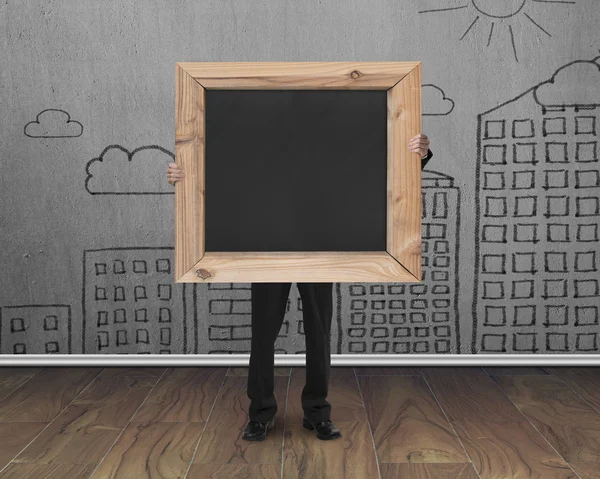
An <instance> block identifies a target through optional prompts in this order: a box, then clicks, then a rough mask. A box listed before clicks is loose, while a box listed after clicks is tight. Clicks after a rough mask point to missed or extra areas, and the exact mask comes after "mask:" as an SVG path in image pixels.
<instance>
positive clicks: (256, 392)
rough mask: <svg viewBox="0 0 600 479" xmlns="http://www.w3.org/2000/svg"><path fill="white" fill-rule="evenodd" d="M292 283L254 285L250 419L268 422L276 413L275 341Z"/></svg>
mask: <svg viewBox="0 0 600 479" xmlns="http://www.w3.org/2000/svg"><path fill="white" fill-rule="evenodd" d="M291 285H292V284H291V283H252V288H251V291H252V293H251V295H252V306H251V311H252V318H251V322H252V341H251V350H250V369H249V371H248V390H247V394H248V398H250V409H249V411H248V417H249V419H250V420H254V421H260V422H263V423H266V422H269V421H270V420H271V419H272V418H273V417H274V416H275V413H276V412H277V402H276V401H275V395H274V393H273V385H274V384H273V383H274V376H275V341H276V339H277V336H278V335H279V330H280V329H281V325H282V323H283V318H284V316H285V308H286V305H287V300H288V295H289V292H290V288H291Z"/></svg>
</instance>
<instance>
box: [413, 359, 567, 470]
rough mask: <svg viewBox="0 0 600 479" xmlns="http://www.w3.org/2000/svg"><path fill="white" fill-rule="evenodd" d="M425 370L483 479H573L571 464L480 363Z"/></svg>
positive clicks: (425, 375) (424, 373) (427, 378)
mask: <svg viewBox="0 0 600 479" xmlns="http://www.w3.org/2000/svg"><path fill="white" fill-rule="evenodd" d="M421 372H422V373H423V376H424V377H425V379H426V380H427V383H428V384H429V386H430V387H431V389H432V391H433V393H434V395H435V397H436V399H437V400H438V402H439V403H440V405H441V407H442V409H443V410H444V413H445V414H446V416H447V417H448V418H449V420H450V422H451V424H452V427H453V429H454V431H455V432H456V434H457V435H458V437H459V439H460V440H461V442H462V443H463V446H464V447H465V449H466V451H467V455H468V457H469V458H470V459H471V461H472V463H473V465H474V467H475V469H476V471H477V472H478V473H479V475H480V477H481V479H488V478H489V479H492V478H494V479H496V478H500V477H511V478H513V477H514V478H521V477H522V478H525V477H527V478H529V477H539V478H544V479H554V478H560V479H567V478H569V479H572V478H573V471H572V470H571V468H569V466H568V465H567V464H566V463H565V461H564V460H563V459H562V458H561V457H560V456H558V455H557V453H556V452H555V451H554V450H553V449H552V447H551V446H550V445H549V444H548V442H546V440H545V439H544V438H543V437H542V436H541V435H540V434H539V433H538V432H537V431H536V429H535V428H534V427H533V426H532V425H531V424H530V423H529V421H528V420H527V419H526V418H525V417H524V416H523V415H522V414H521V413H520V412H519V411H518V409H517V408H516V406H515V405H514V404H513V403H512V402H511V401H510V400H509V399H508V398H507V397H506V396H505V395H504V394H503V392H502V391H501V390H500V388H499V387H498V385H497V384H495V383H494V381H493V380H492V379H491V378H490V377H489V376H488V375H487V374H486V373H485V372H484V371H483V370H482V369H481V368H466V367H462V368H444V367H439V368H437V367H424V368H421ZM506 377H507V378H510V377H511V376H506ZM512 377H513V378H516V377H518V376H512ZM522 377H531V376H522ZM535 377H547V376H535Z"/></svg>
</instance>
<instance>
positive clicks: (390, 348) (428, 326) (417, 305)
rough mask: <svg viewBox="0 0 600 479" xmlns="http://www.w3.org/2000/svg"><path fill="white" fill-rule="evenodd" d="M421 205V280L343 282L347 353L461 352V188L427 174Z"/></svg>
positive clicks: (440, 175)
mask: <svg viewBox="0 0 600 479" xmlns="http://www.w3.org/2000/svg"><path fill="white" fill-rule="evenodd" d="M421 201H422V208H421V211H422V228H421V243H422V256H421V266H422V282H421V283H364V284H363V283H341V286H342V290H343V291H344V294H345V295H346V296H347V299H346V300H345V301H343V302H342V313H341V317H342V321H343V323H342V327H343V330H344V331H345V334H346V336H347V340H348V341H347V343H348V347H347V350H345V351H343V353H344V354H361V353H365V354H385V353H390V354H394V353H397V354H398V353H400V354H408V353H417V354H419V353H421V354H424V353H434V354H441V353H459V352H460V330H459V321H458V290H459V283H458V274H457V272H458V264H459V261H458V251H459V238H460V236H459V231H460V209H459V205H460V190H459V189H458V188H457V187H455V186H454V179H453V178H452V177H450V176H447V175H445V174H443V173H438V172H433V171H428V170H424V171H423V176H422V195H421Z"/></svg>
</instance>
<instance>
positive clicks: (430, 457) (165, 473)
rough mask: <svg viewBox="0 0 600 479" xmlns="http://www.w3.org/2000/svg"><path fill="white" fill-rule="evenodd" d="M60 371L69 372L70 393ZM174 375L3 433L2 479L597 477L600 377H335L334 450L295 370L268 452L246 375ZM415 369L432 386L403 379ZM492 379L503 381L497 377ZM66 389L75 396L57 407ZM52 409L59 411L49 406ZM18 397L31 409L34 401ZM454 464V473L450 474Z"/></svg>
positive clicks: (135, 381) (96, 382) (138, 374)
mask: <svg viewBox="0 0 600 479" xmlns="http://www.w3.org/2000/svg"><path fill="white" fill-rule="evenodd" d="M55 369H60V370H61V371H64V372H65V378H64V379H63V380H62V381H61V380H60V378H59V377H58V376H56V374H55V372H54V370H55ZM73 369H74V368H50V369H48V370H47V371H49V373H46V370H42V371H41V372H40V373H38V375H39V376H40V377H41V378H42V379H41V380H40V379H38V380H37V381H38V382H37V389H33V388H31V386H27V385H28V384H29V383H30V382H32V381H33V380H34V379H36V378H37V376H38V375H36V376H35V377H33V378H32V379H30V380H29V381H27V383H25V384H23V385H22V386H21V388H19V389H22V388H24V387H28V388H29V389H28V391H29V392H30V393H31V394H35V395H36V399H35V401H33V402H32V403H30V404H35V405H36V408H37V409H38V410H44V411H50V410H56V407H55V406H54V405H55V404H57V403H58V404H60V403H62V402H63V401H64V400H65V398H68V397H69V396H72V395H73V389H75V390H77V388H78V386H77V385H78V384H79V383H80V382H81V376H77V375H74V373H73ZM77 369H79V368H77ZM172 369H173V372H171V373H169V374H167V373H168V372H169V371H168V370H167V369H166V368H107V369H104V370H102V372H101V374H99V375H97V377H96V378H95V379H93V381H92V382H91V383H89V384H88V385H87V387H86V388H85V389H84V390H83V391H81V392H80V393H79V394H77V395H76V397H74V398H73V400H72V401H71V403H70V404H69V405H68V407H66V409H64V410H63V411H62V412H60V414H58V416H56V417H54V418H53V419H50V420H49V421H50V422H49V423H48V422H0V469H1V471H0V479H3V478H6V477H13V478H21V477H47V478H61V479H62V478H69V479H70V478H79V477H81V478H89V477H90V475H91V474H92V473H94V474H93V477H94V478H101V477H102V478H104V477H125V478H133V477H135V478H138V477H140V478H144V477H150V478H163V477H164V478H171V477H173V478H175V477H184V476H185V471H186V470H187V468H188V467H190V469H189V475H188V476H187V477H189V478H195V477H201V478H204V477H208V478H210V477H214V478H217V477H227V478H250V477H261V478H267V479H268V478H280V477H282V476H281V473H282V469H283V477H307V478H308V477H310V478H312V477H344V478H345V477H360V478H362V477H369V478H371V477H373V478H377V477H379V474H378V471H377V456H379V471H380V473H381V477H382V478H385V477H392V478H395V477H402V478H404V477H410V478H413V477H415V478H431V479H433V478H435V479H440V478H454V477H456V478H459V479H471V478H474V477H479V478H480V479H509V478H510V479H515V478H517V479H518V478H538V479H555V478H560V479H567V478H569V479H575V478H581V479H593V478H597V477H598V471H600V469H599V468H598V467H597V464H598V463H599V461H600V460H599V458H598V454H599V451H600V444H599V443H600V424H599V421H600V419H599V418H600V413H598V411H597V410H596V409H595V407H594V405H593V404H592V403H591V402H590V401H589V400H588V398H589V399H591V400H594V398H595V389H594V388H595V386H594V384H596V383H595V381H596V377H597V374H598V371H600V369H599V368H557V369H560V371H558V374H557V375H555V374H554V373H553V369H555V368H544V369H546V371H547V372H550V373H552V374H537V373H539V371H538V370H537V368H532V369H531V370H530V371H529V372H530V373H533V374H520V373H523V372H525V370H522V369H519V370H518V371H513V370H512V368H498V369H495V368H486V370H487V371H485V370H483V369H482V368H475V367H474V368H468V367H460V368H455V367H422V368H365V369H367V370H366V371H363V372H366V373H375V374H366V375H363V374H359V371H355V368H352V367H333V368H331V370H330V383H329V395H328V398H327V399H328V401H329V402H330V403H331V404H332V419H333V420H334V422H335V424H336V426H338V428H339V429H340V431H341V433H342V436H343V437H342V438H341V439H338V440H335V441H329V442H328V441H319V440H318V439H317V438H316V437H315V433H314V431H308V430H306V429H304V428H303V427H302V424H301V418H302V410H301V404H300V394H301V390H302V387H303V386H304V384H305V378H306V368H304V367H300V368H297V367H293V368H291V374H289V375H283V376H276V377H275V397H276V400H277V404H278V411H277V414H276V422H275V428H274V430H271V431H270V432H269V434H268V436H267V439H266V440H265V441H264V442H259V443H256V442H250V441H244V440H242V439H241V433H242V429H243V428H244V426H245V425H246V423H247V420H248V416H247V413H248V406H249V399H248V397H247V391H246V386H247V380H248V377H247V375H242V374H243V372H244V371H243V369H246V370H247V368H240V369H241V370H240V371H236V374H233V375H226V374H227V372H228V371H229V370H230V369H232V368H225V367H220V368H181V371H180V372H179V373H177V374H176V372H177V371H176V370H177V369H179V368H172ZM281 369H285V370H286V372H289V370H290V368H281ZM356 369H360V368H356ZM380 369H383V370H385V371H384V373H383V374H379V373H380V372H381V371H380ZM412 369H418V370H419V372H421V373H422V375H421V376H419V375H412V374H402V373H412V372H414V371H411V370H412ZM569 369H573V370H572V371H570V374H569ZM194 370H197V371H194ZM79 371H80V373H81V372H83V371H84V369H80V370H79ZM88 371H89V370H88ZM215 371H217V372H218V374H217V373H215ZM488 371H497V372H498V373H502V374H499V375H497V376H492V377H490V376H489V375H488ZM202 372H204V373H205V375H203V374H202ZM579 372H580V374H579V375H578V373H579ZM96 373H97V371H96ZM163 373H165V374H164V375H163ZM237 373H240V374H237ZM558 375H560V376H561V377H560V378H559V377H558ZM84 376H85V374H84ZM161 376H162V377H161ZM51 379H54V381H52V380H51ZM565 379H566V380H567V381H565ZM588 379H589V380H590V383H587V382H586V381H587V380H588ZM159 380H160V381H159ZM425 381H426V382H425ZM209 383H210V384H209ZM161 384H162V386H161ZM288 384H289V389H288ZM57 386H67V387H68V388H69V389H70V390H71V392H69V393H68V394H66V395H65V396H61V397H60V398H59V397H57V393H56V391H57V389H59V387H57ZM359 386H360V388H359ZM573 386H575V387H579V388H581V389H580V391H581V392H582V393H583V394H585V395H587V397H585V396H583V395H580V393H579V391H577V390H574V387H573ZM152 387H154V388H155V391H157V394H156V396H155V400H154V401H155V402H154V403H153V405H152V407H150V408H149V409H148V414H149V416H148V418H149V422H147V423H146V422H134V421H133V419H135V418H136V417H137V419H138V420H139V419H140V418H142V417H143V416H137V415H135V416H134V418H133V419H132V420H131V422H130V421H129V419H130V418H131V416H132V415H134V414H135V412H136V410H137V411H138V414H139V413H140V412H142V411H143V409H142V408H139V409H137V408H138V407H139V404H140V403H141V401H148V400H150V396H149V394H150V393H149V391H150V390H151V388H152ZM159 388H162V389H159ZM167 389H170V390H171V392H170V393H169V392H167ZM14 392H16V391H14ZM14 392H13V394H14ZM44 397H47V400H48V401H49V403H50V404H51V405H52V406H50V407H40V406H39V402H38V401H39V400H40V398H44ZM20 398H21V400H23V401H24V402H25V403H26V402H27V398H28V397H27V396H20ZM159 398H161V399H159ZM211 398H214V399H213V400H212V402H211ZM7 399H10V396H9V397H8V398H7ZM12 401H15V398H13V399H12ZM1 404H2V403H1V402H0V405H1ZM206 404H208V405H211V408H210V409H209V410H208V412H207V409H206V408H207V407H208V406H207V405H206ZM159 405H162V406H163V407H164V410H165V411H164V413H160V412H159V411H158V409H159ZM13 406H14V403H13ZM196 408H197V409H198V410H199V412H198V413H196V412H194V411H195V409H196ZM286 408H287V409H286ZM440 408H441V410H440ZM8 411H9V412H11V411H13V408H12V407H11V408H9V409H8ZM36 415H40V414H39V412H38V413H36ZM47 417H48V416H47ZM165 418H169V420H173V422H166V421H162V419H165ZM197 418H206V422H204V421H199V422H195V420H196V419H197ZM175 419H183V421H181V422H179V421H174V420H175ZM44 428H45V429H44ZM371 433H372V434H371ZM373 436H374V439H373ZM456 438H458V439H456ZM458 440H460V442H462V445H463V446H464V448H465V449H466V454H465V451H464V450H462V447H460V448H459V447H458V446H457V444H459V443H458ZM374 442H375V445H376V448H374V445H373V443H374ZM196 448H197V451H196ZM194 451H196V456H194ZM460 454H464V456H460ZM15 456H16V457H15ZM453 456H456V459H455V460H456V462H454V463H451V462H447V463H442V462H441V461H450V460H452V457H453ZM192 458H194V460H193V462H194V463H193V464H191V462H192ZM282 459H283V462H282ZM386 460H396V461H405V462H404V463H400V462H398V463H392V462H385V461H386ZM8 461H12V462H10V463H9V464H6V463H7V462H8ZM415 461H422V462H415ZM459 461H462V462H463V463H459ZM469 461H471V462H469ZM3 467H4V469H2V468H3ZM474 471H477V473H478V474H479V475H478V476H473V474H474ZM574 471H575V472H574Z"/></svg>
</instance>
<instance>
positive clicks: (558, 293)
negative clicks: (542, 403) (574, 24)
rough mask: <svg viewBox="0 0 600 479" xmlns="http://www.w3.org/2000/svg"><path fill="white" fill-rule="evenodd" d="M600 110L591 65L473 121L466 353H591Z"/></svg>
mask: <svg viewBox="0 0 600 479" xmlns="http://www.w3.org/2000/svg"><path fill="white" fill-rule="evenodd" d="M599 58H600V57H599ZM590 85H595V87H590ZM599 106H600V65H599V63H598V58H596V59H595V60H593V61H576V62H572V63H570V64H568V65H565V66H564V67H562V68H560V69H559V70H557V71H556V73H555V74H554V76H553V77H552V78H551V79H550V80H548V81H546V82H543V83H540V84H539V85H536V86H535V87H533V88H531V89H530V90H528V91H526V92H524V93H523V94H521V95H519V96H518V97H516V98H514V99H512V100H509V101H507V102H506V103H504V104H502V105H499V106H498V107H496V108H493V109H491V110H489V111H487V112H485V113H482V114H480V115H479V117H478V131H477V151H478V158H477V183H476V214H477V219H476V237H475V289H474V300H473V321H474V325H473V327H474V334H473V343H472V352H473V353H476V352H493V353H499V352H514V353H536V352H537V353H559V352H573V353H592V352H596V353H597V352H598V332H599V328H598V324H599V323H598V316H599V309H600V289H599V281H600V280H599V277H600V275H599V274H598V266H599V264H600V259H599V257H600V240H599V231H598V229H599V225H598V223H599V221H600V166H599V163H598V154H599V148H598V123H599V118H600V108H599ZM523 112H528V114H527V115H525V114H523Z"/></svg>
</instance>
